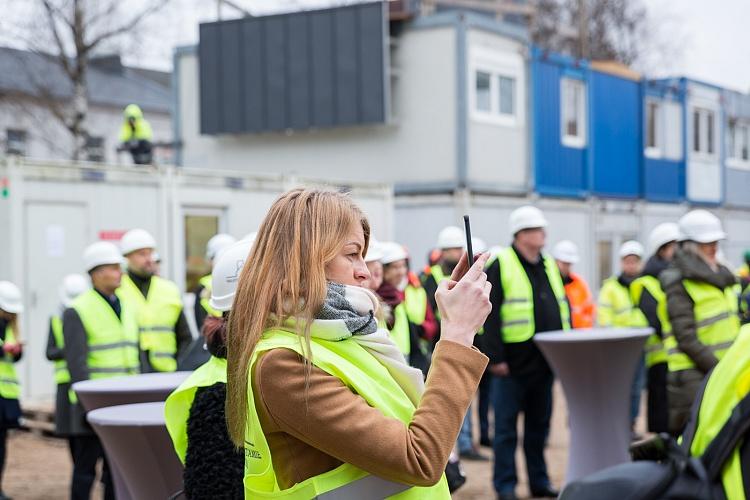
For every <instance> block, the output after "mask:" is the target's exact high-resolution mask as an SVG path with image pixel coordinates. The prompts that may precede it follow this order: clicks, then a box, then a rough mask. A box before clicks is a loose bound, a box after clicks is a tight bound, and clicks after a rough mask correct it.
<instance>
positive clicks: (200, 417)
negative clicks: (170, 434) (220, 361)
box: [183, 383, 245, 500]
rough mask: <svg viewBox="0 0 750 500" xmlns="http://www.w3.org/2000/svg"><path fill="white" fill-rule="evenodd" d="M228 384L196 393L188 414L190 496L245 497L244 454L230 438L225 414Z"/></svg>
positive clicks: (239, 499)
mask: <svg viewBox="0 0 750 500" xmlns="http://www.w3.org/2000/svg"><path fill="white" fill-rule="evenodd" d="M225 399H226V384H222V383H217V384H214V385H212V386H210V387H201V388H199V389H198V390H197V391H196V392H195V399H194V400H193V405H192V406H191V407H190V415H189V417H188V425H187V437H188V446H187V452H186V454H185V471H184V473H183V483H184V485H185V496H186V497H187V498H188V499H204V498H217V499H227V500H230V499H232V500H233V499H237V500H242V499H243V498H244V487H243V485H242V480H243V477H244V475H245V456H244V455H243V454H242V452H241V451H238V450H237V449H236V448H235V446H234V444H233V443H232V441H231V440H230V439H229V433H228V432H227V425H226V419H225V416H224V415H225V413H224V401H225Z"/></svg>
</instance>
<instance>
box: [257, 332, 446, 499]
mask: <svg viewBox="0 0 750 500" xmlns="http://www.w3.org/2000/svg"><path fill="white" fill-rule="evenodd" d="M313 328H314V327H313ZM310 347H311V351H312V352H311V356H307V357H308V358H310V357H311V358H312V360H311V362H312V364H313V365H315V366H317V367H318V368H320V369H321V370H323V371H324V372H326V373H328V374H330V375H332V376H334V377H337V378H339V379H340V380H341V381H342V382H343V383H344V384H346V386H347V387H349V388H350V389H351V390H352V391H353V392H354V393H356V394H358V395H359V396H361V397H362V398H364V399H365V401H367V403H368V404H369V405H370V406H372V407H373V408H377V409H378V410H380V412H382V413H383V415H385V416H386V417H390V418H396V419H398V420H400V421H401V422H403V424H404V425H409V422H411V419H412V416H413V414H414V410H415V403H414V402H412V401H411V400H410V399H409V398H408V396H407V395H406V393H405V392H404V391H403V389H401V387H400V386H399V385H398V384H397V383H396V381H395V380H394V379H393V377H392V376H391V374H390V373H389V372H388V370H387V369H386V368H385V366H384V365H382V364H381V363H380V362H379V361H378V360H377V359H375V358H374V357H373V356H372V355H371V354H370V353H369V352H367V351H366V350H365V349H364V348H363V347H362V346H360V345H359V344H358V343H357V342H355V341H354V340H351V339H345V340H341V341H338V342H335V341H325V340H320V339H316V338H314V337H313V338H312V339H311V342H310ZM278 348H284V349H290V350H292V351H295V352H297V353H298V354H300V355H303V356H305V352H304V351H303V348H302V346H301V343H300V341H299V337H298V336H297V335H296V334H294V333H292V332H291V331H286V330H269V331H266V332H265V333H264V334H263V336H262V337H261V340H260V341H259V342H258V345H257V346H256V347H255V351H254V352H253V356H252V359H251V362H250V369H249V373H248V376H249V378H250V380H248V400H249V401H251V403H250V404H249V405H248V415H247V427H246V432H245V480H244V483H245V498H248V499H249V498H252V499H262V498H284V499H288V500H308V499H311V498H321V499H326V500H333V499H339V498H356V499H370V498H393V499H399V500H401V499H427V498H429V499H437V500H442V499H446V500H447V499H450V492H449V491H448V483H447V481H446V480H445V476H443V477H442V478H441V480H440V481H439V482H438V483H437V484H436V485H435V486H432V487H427V488H423V487H408V486H405V485H398V484H395V483H392V482H390V481H385V480H371V481H363V482H358V480H360V479H362V478H365V477H368V476H369V474H368V473H367V472H365V471H363V470H361V469H359V468H357V467H355V466H353V465H351V464H343V465H340V466H339V467H337V468H335V469H333V470H331V471H328V472H325V473H323V474H320V475H318V476H315V477H312V478H310V479H307V480H305V481H302V482H301V483H297V484H295V485H294V486H292V487H291V488H288V489H286V490H283V491H282V490H280V489H279V486H278V483H277V480H276V474H275V472H274V469H273V463H272V462H271V453H270V450H269V447H268V442H267V440H266V437H265V435H264V433H263V429H262V428H261V426H260V419H259V417H258V413H257V411H256V409H255V404H252V401H254V396H253V383H252V376H253V373H254V364H255V361H256V360H257V358H258V355H260V354H261V353H262V352H265V351H269V350H271V349H278ZM394 488H407V489H406V490H404V491H402V492H400V493H394ZM353 489H354V490H355V491H352V490H353ZM336 493H342V495H344V496H341V495H337V494H336ZM326 494H328V495H327V496H326Z"/></svg>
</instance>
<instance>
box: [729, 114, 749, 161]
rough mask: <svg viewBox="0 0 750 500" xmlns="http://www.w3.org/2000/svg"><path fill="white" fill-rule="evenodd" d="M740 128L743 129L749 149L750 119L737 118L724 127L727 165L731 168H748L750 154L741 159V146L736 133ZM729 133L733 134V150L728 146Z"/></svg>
mask: <svg viewBox="0 0 750 500" xmlns="http://www.w3.org/2000/svg"><path fill="white" fill-rule="evenodd" d="M740 129H744V131H745V134H746V138H747V141H748V148H749V149H750V120H737V121H735V122H734V123H733V126H731V127H730V126H727V128H726V130H727V131H726V134H727V136H726V139H727V165H728V166H730V167H732V168H737V169H742V170H750V155H748V159H747V160H743V159H742V148H741V146H740V142H739V141H738V137H737V134H738V133H739V131H740ZM730 134H735V137H734V150H732V149H731V148H730V147H729V146H730V141H729V139H730V137H729V136H730Z"/></svg>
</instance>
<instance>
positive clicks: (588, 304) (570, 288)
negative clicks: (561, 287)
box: [565, 273, 596, 328]
mask: <svg viewBox="0 0 750 500" xmlns="http://www.w3.org/2000/svg"><path fill="white" fill-rule="evenodd" d="M570 279H571V280H572V281H571V282H570V283H568V284H566V285H565V295H567V296H568V302H570V319H571V322H572V325H573V328H591V327H592V326H594V316H595V312H596V311H595V309H596V306H595V305H594V297H593V296H592V295H591V290H590V289H589V286H588V285H587V284H586V281H584V279H583V278H582V277H580V276H579V275H577V274H575V273H570Z"/></svg>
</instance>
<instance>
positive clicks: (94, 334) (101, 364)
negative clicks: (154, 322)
mask: <svg viewBox="0 0 750 500" xmlns="http://www.w3.org/2000/svg"><path fill="white" fill-rule="evenodd" d="M72 308H73V309H75V311H76V312H77V313H78V317H80V318H81V323H83V328H84V329H85V330H86V341H87V343H88V357H87V359H86V365H87V367H88V371H89V378H90V379H91V380H95V379H102V378H110V377H121V376H124V375H135V374H137V373H138V372H139V360H138V325H137V324H136V321H135V317H134V316H133V313H132V311H129V310H128V309H127V306H126V305H123V307H122V312H121V313H120V317H119V318H118V317H117V315H116V314H115V311H114V310H113V309H112V307H111V306H110V305H109V304H108V303H107V301H106V300H105V299H104V297H102V296H101V295H99V293H98V292H97V291H96V290H88V291H86V292H84V293H82V294H81V295H79V296H78V297H76V299H75V300H74V301H73V304H72Z"/></svg>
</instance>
